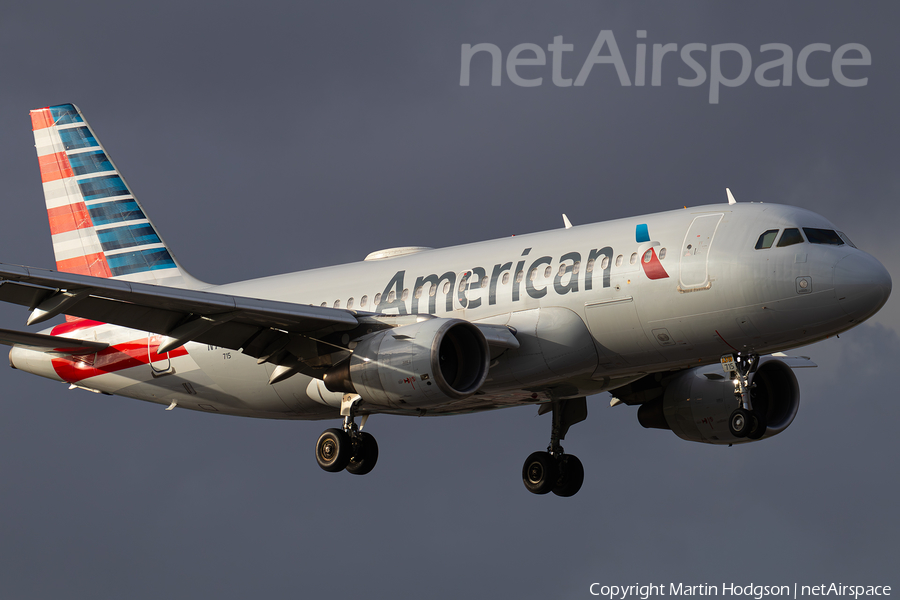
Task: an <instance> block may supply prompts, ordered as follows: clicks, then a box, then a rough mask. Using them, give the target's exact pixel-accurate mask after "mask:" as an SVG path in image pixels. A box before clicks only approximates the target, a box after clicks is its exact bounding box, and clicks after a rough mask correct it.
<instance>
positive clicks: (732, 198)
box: [725, 188, 737, 204]
mask: <svg viewBox="0 0 900 600" xmlns="http://www.w3.org/2000/svg"><path fill="white" fill-rule="evenodd" d="M725 192H726V193H727V194H728V204H737V200H735V199H734V194H732V193H731V190H730V189H728V188H725Z"/></svg>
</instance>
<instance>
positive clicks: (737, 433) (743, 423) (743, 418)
mask: <svg viewBox="0 0 900 600" xmlns="http://www.w3.org/2000/svg"><path fill="white" fill-rule="evenodd" d="M752 425H753V419H752V417H751V415H750V411H749V410H747V409H744V408H738V409H735V411H734V412H733V413H731V416H730V417H729V418H728V430H729V431H731V435H733V436H734V437H736V438H742V437H747V435H748V434H749V433H750V430H751V428H752Z"/></svg>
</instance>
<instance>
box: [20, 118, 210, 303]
mask: <svg viewBox="0 0 900 600" xmlns="http://www.w3.org/2000/svg"><path fill="white" fill-rule="evenodd" d="M31 123H32V128H33V130H34V143H35V147H36V148H37V155H38V161H39V163H40V167H41V181H42V182H43V184H44V199H45V200H46V202H47V217H48V219H49V220H50V233H51V235H52V237H53V253H54V255H55V256H56V268H57V270H59V271H62V272H65V273H79V274H82V275H93V276H94V277H110V278H113V279H122V280H126V281H137V282H141V283H151V284H156V285H165V286H170V287H183V288H198V287H205V284H203V283H202V282H200V281H198V280H196V279H194V278H193V277H191V276H190V275H188V274H187V273H186V272H185V271H184V270H183V269H182V268H181V267H180V265H179V264H178V263H177V262H176V261H175V259H174V257H173V256H172V254H171V252H169V249H168V248H167V247H166V245H165V243H163V241H162V238H161V237H160V235H159V233H157V231H156V228H155V227H154V226H153V223H151V222H150V220H149V219H148V218H147V215H146V213H145V212H144V209H143V207H141V205H140V204H139V203H138V201H137V199H136V198H135V197H134V194H132V193H131V189H130V188H129V187H128V185H127V184H126V183H125V180H124V179H122V176H121V174H120V173H119V171H118V169H116V166H115V164H113V162H112V160H111V159H110V158H109V155H108V154H107V153H106V151H105V150H104V149H103V146H101V145H100V142H99V141H98V140H97V136H95V135H94V132H93V130H92V129H91V127H90V126H89V125H88V123H87V121H85V119H84V116H83V115H82V114H81V111H80V110H78V107H76V106H75V105H74V104H60V105H58V106H50V107H47V108H39V109H35V110H32V111H31Z"/></svg>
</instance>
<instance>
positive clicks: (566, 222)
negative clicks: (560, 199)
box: [563, 213, 572, 229]
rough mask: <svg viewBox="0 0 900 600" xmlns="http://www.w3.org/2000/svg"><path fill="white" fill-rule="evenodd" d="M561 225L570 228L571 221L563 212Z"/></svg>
mask: <svg viewBox="0 0 900 600" xmlns="http://www.w3.org/2000/svg"><path fill="white" fill-rule="evenodd" d="M563 225H565V226H566V229H572V221H570V220H569V217H567V216H566V213H563Z"/></svg>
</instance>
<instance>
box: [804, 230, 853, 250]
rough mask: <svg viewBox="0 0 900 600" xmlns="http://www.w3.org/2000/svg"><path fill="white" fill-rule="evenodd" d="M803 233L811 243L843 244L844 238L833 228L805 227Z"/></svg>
mask: <svg viewBox="0 0 900 600" xmlns="http://www.w3.org/2000/svg"><path fill="white" fill-rule="evenodd" d="M803 233H805V234H806V239H808V240H809V243H810V244H827V245H829V246H843V245H844V240H842V239H841V236H839V235H838V234H837V231H834V230H833V229H815V228H813V227H804V228H803Z"/></svg>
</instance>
